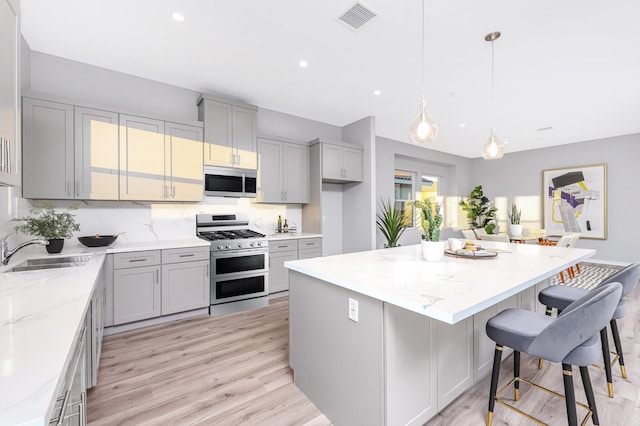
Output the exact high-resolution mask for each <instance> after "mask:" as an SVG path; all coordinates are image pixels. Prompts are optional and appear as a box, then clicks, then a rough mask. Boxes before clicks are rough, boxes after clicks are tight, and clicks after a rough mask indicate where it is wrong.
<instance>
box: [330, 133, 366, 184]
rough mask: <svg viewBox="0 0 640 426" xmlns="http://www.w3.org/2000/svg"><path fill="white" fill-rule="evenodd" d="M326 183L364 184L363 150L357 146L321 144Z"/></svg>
mask: <svg viewBox="0 0 640 426" xmlns="http://www.w3.org/2000/svg"><path fill="white" fill-rule="evenodd" d="M320 143H321V145H322V180H323V181H324V182H334V183H342V182H362V148H361V147H359V146H357V145H348V144H334V143H326V142H320Z"/></svg>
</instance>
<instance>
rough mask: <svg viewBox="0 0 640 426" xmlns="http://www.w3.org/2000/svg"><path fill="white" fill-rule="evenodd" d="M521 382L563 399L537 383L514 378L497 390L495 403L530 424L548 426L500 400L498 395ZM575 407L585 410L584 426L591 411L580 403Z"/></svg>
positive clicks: (562, 396) (560, 395)
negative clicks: (527, 420) (528, 421)
mask: <svg viewBox="0 0 640 426" xmlns="http://www.w3.org/2000/svg"><path fill="white" fill-rule="evenodd" d="M516 381H517V382H523V383H526V384H528V385H530V386H533V387H534V388H538V389H540V390H543V391H545V392H547V393H550V394H551V395H553V396H556V397H558V398H562V399H565V397H564V395H562V394H561V393H558V392H556V391H554V390H551V389H549V388H545V387H544V386H540V385H539V384H537V383H534V382H532V381H530V380H527V379H523V378H522V377H514V378H513V379H511V380H509V383H507V384H506V385H504V386H503V387H501V388H500V390H498V392H497V393H496V402H497V403H499V404H500V405H502V406H503V407H506V408H508V409H510V410H512V411H515V412H516V413H518V414H520V415H521V416H524V417H526V418H528V419H529V420H531V421H532V422H535V423H537V424H539V425H540V426H549V425H548V424H547V423H545V422H543V421H542V420H540V419H538V418H536V417H533V416H532V415H531V414H528V413H525V412H524V411H522V410H519V409H517V408H516V407H514V406H513V405H511V404H509V403H508V402H507V401H505V400H502V399H500V395H502V394H503V393H504V392H505V391H506V390H507V389H509V388H510V387H511V386H512V385H513V384H514V383H515V382H516ZM576 405H577V406H579V407H581V408H584V409H585V410H587V415H586V416H585V418H584V419H583V420H582V423H581V425H586V424H587V422H588V421H589V419H590V418H591V416H592V414H593V412H592V411H591V409H590V408H589V406H588V405H586V404H583V403H582V402H578V401H576Z"/></svg>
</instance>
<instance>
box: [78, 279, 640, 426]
mask: <svg viewBox="0 0 640 426" xmlns="http://www.w3.org/2000/svg"><path fill="white" fill-rule="evenodd" d="M638 295H640V288H639V289H636V292H635V293H634V294H633V295H632V299H633V302H632V309H631V312H630V314H629V315H628V316H627V317H626V318H625V319H624V320H622V321H620V322H619V326H620V333H621V337H622V340H623V347H624V349H625V355H626V356H625V360H626V364H627V372H628V374H629V378H628V379H627V380H624V379H622V377H621V376H620V370H619V369H618V368H617V365H616V366H615V367H614V370H613V371H614V376H613V377H614V386H615V392H616V395H615V398H614V399H610V398H608V397H607V394H606V382H605V379H604V373H603V372H601V371H600V370H598V369H597V368H593V367H591V368H590V369H589V370H590V373H591V380H592V383H593V385H594V391H595V393H596V402H597V406H598V412H599V414H600V424H601V425H613V426H618V425H620V426H623V425H624V426H629V425H640V398H639V395H640V392H639V391H640V341H638V339H637V336H638V335H640V333H639V331H640V303H639V302H638V301H637V299H638ZM288 316H289V315H288V299H287V298H281V299H276V300H275V301H272V302H271V304H270V306H269V307H268V308H263V309H259V310H254V311H248V312H242V313H238V314H233V315H228V316H224V317H217V318H212V317H208V316H199V317H196V318H191V319H188V320H182V321H178V322H174V323H171V324H165V325H161V326H155V327H149V328H146V329H142V330H137V331H132V332H128V333H123V334H119V335H116V336H110V337H109V338H108V339H107V340H106V341H105V343H104V346H103V350H102V359H101V364H100V372H99V373H100V374H99V377H98V383H99V384H98V386H97V387H96V388H94V389H92V390H90V391H89V395H88V396H89V398H88V412H89V414H88V419H89V423H90V424H91V425H92V426H94V425H95V426H98V425H193V424H198V425H239V424H262V425H330V424H331V423H330V422H329V421H328V420H327V418H326V417H325V416H323V415H322V413H321V412H320V411H319V410H318V409H317V408H316V407H315V406H314V405H313V404H312V403H311V402H310V401H309V400H308V399H307V398H306V396H305V395H304V394H303V393H302V392H301V391H300V390H299V389H298V388H297V387H296V386H295V385H294V384H293V382H292V379H293V377H292V373H291V370H290V369H289V367H288V360H287V356H288V355H287V352H288V338H289V326H288ZM611 346H612V347H613V345H611ZM536 364H537V363H536V360H534V359H532V358H528V357H526V356H525V355H523V358H522V366H521V374H522V376H523V377H527V378H530V379H532V380H533V381H534V382H537V383H540V384H542V385H544V386H547V387H549V388H552V389H555V390H557V391H559V392H560V393H563V390H562V389H563V388H562V377H561V367H560V366H559V365H558V364H550V363H545V365H544V368H543V369H542V370H538V369H537V367H536ZM512 365H513V364H512V362H511V357H509V358H507V360H505V361H504V362H503V365H502V368H501V373H500V383H501V384H503V383H506V382H507V381H508V380H509V378H510V375H511V374H512V371H513V370H512V368H513V367H512ZM575 375H576V377H575V380H574V382H575V386H576V395H577V398H578V400H582V401H584V392H583V390H582V385H581V383H580V379H579V377H580V376H579V373H578V372H577V370H576V371H575ZM488 392H489V378H488V377H486V378H485V379H483V380H481V381H480V382H479V383H477V384H476V385H475V386H474V387H473V388H471V389H470V390H468V391H467V392H466V393H465V394H463V395H462V396H461V397H460V398H458V399H457V400H456V401H454V402H453V403H452V404H451V405H450V406H448V407H447V408H446V409H445V410H443V412H441V413H440V414H439V415H438V416H436V417H435V418H434V419H432V420H431V421H430V422H429V423H427V424H428V425H429V426H436V425H438V426H440V425H442V426H450V425H482V424H484V422H485V418H486V410H487V395H488ZM509 395H511V393H507V394H506V396H507V397H508V396H509ZM517 406H518V407H519V408H521V409H523V410H524V411H527V412H530V413H532V414H534V415H535V416H536V417H539V418H541V419H542V420H544V421H546V422H547V423H549V424H552V425H564V424H566V414H565V413H566V412H565V408H564V402H563V401H562V400H560V399H557V398H551V397H550V396H549V395H548V394H546V393H544V392H541V391H539V390H536V389H531V388H529V387H528V386H527V385H525V384H523V385H521V399H520V402H519V403H518V404H517ZM583 414H584V412H583V411H580V409H579V410H578V416H581V415H583ZM493 424H494V425H528V424H534V423H533V422H530V421H528V420H526V419H525V418H523V417H520V416H519V415H517V414H515V413H513V412H511V411H510V410H507V409H506V408H503V407H501V406H499V405H498V404H496V408H495V414H494V422H493ZM589 424H591V423H589Z"/></svg>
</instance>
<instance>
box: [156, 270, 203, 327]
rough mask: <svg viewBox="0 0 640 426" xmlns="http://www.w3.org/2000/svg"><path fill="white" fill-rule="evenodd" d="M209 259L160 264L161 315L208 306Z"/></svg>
mask: <svg viewBox="0 0 640 426" xmlns="http://www.w3.org/2000/svg"><path fill="white" fill-rule="evenodd" d="M209 303H210V300H209V261H208V260H201V261H198V262H185V263H174V264H171V265H163V266H162V315H168V314H174V313H176V312H184V311H190V310H192V309H198V308H205V307H207V306H209Z"/></svg>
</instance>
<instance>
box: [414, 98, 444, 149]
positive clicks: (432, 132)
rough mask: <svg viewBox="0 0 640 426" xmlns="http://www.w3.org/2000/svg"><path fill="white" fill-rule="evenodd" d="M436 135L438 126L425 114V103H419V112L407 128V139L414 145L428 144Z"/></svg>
mask: <svg viewBox="0 0 640 426" xmlns="http://www.w3.org/2000/svg"><path fill="white" fill-rule="evenodd" d="M437 135H438V124H437V123H436V122H435V120H434V119H433V117H431V115H430V114H429V113H428V112H427V103H426V102H425V101H422V102H420V111H418V116H417V117H416V118H415V120H413V122H412V123H411V126H410V127H409V138H410V139H411V142H413V143H415V144H425V143H429V142H431V141H432V140H434V139H435V138H436V136H437Z"/></svg>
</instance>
